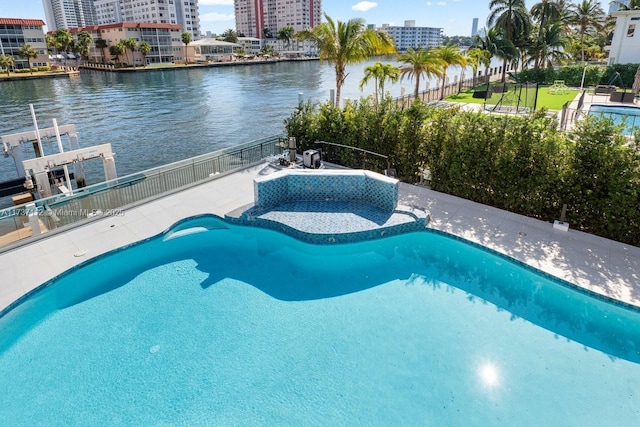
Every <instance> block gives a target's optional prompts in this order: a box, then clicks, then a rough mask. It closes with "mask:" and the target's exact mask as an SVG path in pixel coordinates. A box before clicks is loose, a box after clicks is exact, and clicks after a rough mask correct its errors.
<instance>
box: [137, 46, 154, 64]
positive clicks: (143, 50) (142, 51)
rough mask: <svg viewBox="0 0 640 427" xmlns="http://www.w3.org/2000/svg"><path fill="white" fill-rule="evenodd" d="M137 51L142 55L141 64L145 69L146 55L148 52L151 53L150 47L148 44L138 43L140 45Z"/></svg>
mask: <svg viewBox="0 0 640 427" xmlns="http://www.w3.org/2000/svg"><path fill="white" fill-rule="evenodd" d="M138 51H139V52H140V55H142V63H143V64H144V66H145V67H146V66H147V55H148V54H149V52H151V45H150V44H149V43H148V42H146V41H144V40H143V41H141V42H140V45H139V46H138Z"/></svg>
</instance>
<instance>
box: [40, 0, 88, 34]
mask: <svg viewBox="0 0 640 427" xmlns="http://www.w3.org/2000/svg"><path fill="white" fill-rule="evenodd" d="M42 6H43V7H44V14H45V16H46V18H47V29H48V30H49V31H55V30H64V29H67V28H77V27H88V26H89V25H96V24H97V23H98V17H97V15H96V9H95V6H94V4H93V0H42Z"/></svg>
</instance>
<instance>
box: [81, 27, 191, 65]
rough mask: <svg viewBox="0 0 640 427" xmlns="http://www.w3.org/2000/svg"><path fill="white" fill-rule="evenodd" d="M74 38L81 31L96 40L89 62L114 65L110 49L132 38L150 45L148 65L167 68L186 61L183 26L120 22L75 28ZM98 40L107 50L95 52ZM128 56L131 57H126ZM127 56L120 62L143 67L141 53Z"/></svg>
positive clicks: (147, 58)
mask: <svg viewBox="0 0 640 427" xmlns="http://www.w3.org/2000/svg"><path fill="white" fill-rule="evenodd" d="M69 31H70V32H71V34H72V35H73V37H74V38H75V37H76V34H77V33H79V32H80V31H87V32H89V33H90V34H91V36H92V37H93V42H92V44H91V48H90V49H91V50H90V54H89V61H90V62H96V63H101V62H113V61H112V60H111V54H110V53H109V46H114V45H115V44H117V43H118V42H119V41H122V40H126V39H129V38H133V39H135V40H136V41H137V42H138V43H140V42H141V41H146V42H147V43H149V45H151V52H149V54H147V56H146V62H147V63H148V64H165V63H172V62H174V61H175V62H182V61H184V44H183V43H182V32H183V31H182V26H180V25H178V24H157V23H151V22H120V23H117V24H107V25H94V26H91V27H83V28H73V29H71V30H69ZM98 39H102V40H104V41H106V44H107V47H106V48H104V49H98V48H96V45H95V42H96V40H98ZM126 55H129V57H126ZM131 55H132V53H131V52H127V53H126V54H125V55H123V56H122V57H121V58H119V60H120V61H121V62H126V63H128V64H131V62H133V64H135V65H143V64H144V61H145V58H143V56H142V54H141V53H140V52H137V51H136V52H134V53H133V58H132V57H131Z"/></svg>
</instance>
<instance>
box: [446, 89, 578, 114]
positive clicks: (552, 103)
mask: <svg viewBox="0 0 640 427" xmlns="http://www.w3.org/2000/svg"><path fill="white" fill-rule="evenodd" d="M578 92H579V91H578V90H577V89H568V91H567V92H566V93H563V94H552V93H549V87H548V86H545V87H540V89H539V90H538V102H537V109H540V108H547V109H549V110H562V106H563V105H564V104H565V103H566V102H567V101H573V99H574V98H575V97H576V95H577V94H578ZM472 95H473V89H470V90H468V91H466V92H460V93H459V94H457V95H451V96H447V98H446V100H447V101H451V102H465V103H468V104H484V99H482V98H473V97H472ZM500 96H502V94H501V93H494V94H493V95H492V96H491V100H492V101H493V102H497V101H498V100H499V99H500Z"/></svg>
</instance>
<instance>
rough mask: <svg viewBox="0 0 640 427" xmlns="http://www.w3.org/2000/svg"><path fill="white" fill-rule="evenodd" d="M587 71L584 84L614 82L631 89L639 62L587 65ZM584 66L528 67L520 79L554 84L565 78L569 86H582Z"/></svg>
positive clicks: (594, 84) (519, 74) (519, 75)
mask: <svg viewBox="0 0 640 427" xmlns="http://www.w3.org/2000/svg"><path fill="white" fill-rule="evenodd" d="M586 69H587V71H586V73H585V78H584V86H585V87H587V86H596V85H601V84H602V85H604V84H609V83H612V84H614V85H616V86H623V85H624V87H625V88H627V89H630V88H631V86H632V85H633V80H634V78H635V74H636V71H637V70H638V64H614V65H609V66H606V67H605V66H600V65H587V67H586ZM583 72H584V67H583V66H582V65H570V66H567V67H562V68H560V69H558V70H553V69H544V70H534V69H528V70H523V71H521V72H519V73H518V79H519V80H521V81H528V82H538V83H541V84H553V82H554V80H564V82H565V84H566V85H567V86H576V87H577V86H580V84H581V82H582V73H583ZM616 72H618V73H620V77H621V78H622V83H621V82H620V79H615V80H614V77H615V73H616Z"/></svg>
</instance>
